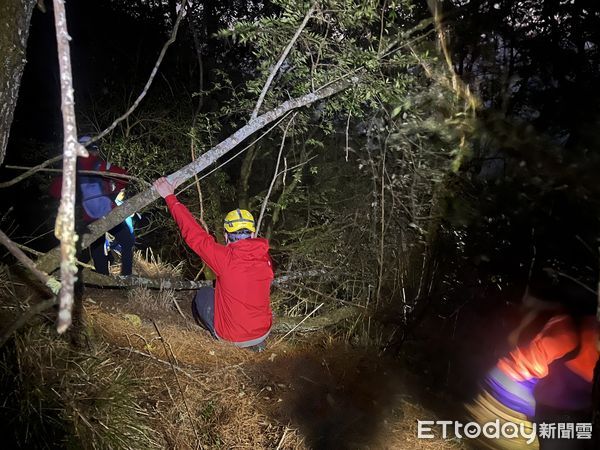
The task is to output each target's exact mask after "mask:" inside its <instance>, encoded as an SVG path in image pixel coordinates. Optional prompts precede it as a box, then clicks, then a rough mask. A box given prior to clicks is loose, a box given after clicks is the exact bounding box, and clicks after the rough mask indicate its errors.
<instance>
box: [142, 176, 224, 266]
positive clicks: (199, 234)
mask: <svg viewBox="0 0 600 450" xmlns="http://www.w3.org/2000/svg"><path fill="white" fill-rule="evenodd" d="M154 188H155V189H156V192H158V194H159V195H160V196H161V197H162V198H164V199H165V201H166V202H167V206H168V207H169V211H170V212H171V215H172V216H173V219H175V222H176V223H177V226H178V227H179V229H180V230H181V235H182V236H183V239H184V240H185V242H186V243H187V245H188V246H189V247H190V248H191V249H192V250H193V251H194V252H196V254H197V255H198V256H200V257H201V258H202V260H203V261H204V262H205V263H206V264H208V266H209V267H210V268H211V269H212V270H213V271H214V272H215V273H216V274H217V275H219V274H220V273H221V271H222V269H223V268H224V267H225V265H226V264H227V250H226V247H225V246H224V245H220V244H218V243H217V242H216V241H215V239H214V238H213V237H212V236H211V235H210V234H208V233H207V232H206V230H204V228H202V226H201V225H200V224H199V223H198V222H196V219H195V218H194V216H193V215H192V213H191V212H190V211H189V210H188V209H187V208H186V207H185V206H184V205H183V204H181V203H180V202H179V201H178V200H177V197H175V186H173V185H172V184H171V183H169V181H168V180H167V179H166V178H164V177H163V178H159V179H158V180H156V181H155V182H154Z"/></svg>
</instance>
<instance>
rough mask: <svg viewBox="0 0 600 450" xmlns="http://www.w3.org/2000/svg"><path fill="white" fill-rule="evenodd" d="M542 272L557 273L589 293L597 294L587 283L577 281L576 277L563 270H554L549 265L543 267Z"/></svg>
mask: <svg viewBox="0 0 600 450" xmlns="http://www.w3.org/2000/svg"><path fill="white" fill-rule="evenodd" d="M543 270H544V272H547V273H549V274H554V275H558V276H560V277H563V278H566V279H567V280H571V281H572V282H573V283H575V284H578V285H579V286H581V287H582V288H583V289H585V290H586V291H588V292H589V293H591V294H594V295H597V294H598V292H596V291H595V290H594V289H592V288H591V287H589V286H588V285H587V284H585V283H583V282H581V281H579V280H578V279H577V278H574V277H572V276H571V275H569V274H566V273H564V272H560V271H559V270H554V269H552V268H551V267H545V268H544V269H543Z"/></svg>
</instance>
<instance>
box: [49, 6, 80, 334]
mask: <svg viewBox="0 0 600 450" xmlns="http://www.w3.org/2000/svg"><path fill="white" fill-rule="evenodd" d="M54 24H55V27H56V46H57V49H58V64H59V69H60V91H61V110H62V119H63V179H62V195H61V199H60V206H59V208H58V215H57V217H56V226H55V228H54V234H55V235H56V237H57V238H58V239H59V240H60V252H61V263H60V279H61V289H60V293H59V312H58V320H57V324H56V330H57V331H58V332H59V333H64V332H65V331H66V330H67V328H69V326H70V325H71V322H72V316H71V309H72V307H73V293H74V286H75V280H76V279H77V276H76V275H77V266H76V264H75V262H76V260H77V258H76V256H75V253H76V251H77V250H76V242H77V238H78V236H77V234H76V233H75V183H76V181H75V180H76V175H77V157H78V156H88V153H87V151H86V149H85V148H84V147H83V146H82V145H81V144H79V143H78V142H77V123H76V120H75V99H74V95H73V74H72V71H71V53H70V50H69V40H70V39H71V37H70V36H69V32H68V30H67V14H66V11H65V4H64V0H54Z"/></svg>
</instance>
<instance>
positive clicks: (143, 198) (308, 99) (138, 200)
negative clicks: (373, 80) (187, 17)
mask: <svg viewBox="0 0 600 450" xmlns="http://www.w3.org/2000/svg"><path fill="white" fill-rule="evenodd" d="M357 82H358V77H354V78H352V79H351V80H350V81H346V80H341V81H339V82H337V83H333V84H329V86H328V87H326V88H324V89H320V90H319V91H318V92H311V93H308V94H305V95H303V96H302V97H298V98H294V99H291V100H288V101H286V102H284V103H282V104H281V105H279V106H278V107H277V108H275V109H273V110H271V111H268V112H266V113H264V114H262V115H261V116H259V117H257V118H256V119H252V120H250V122H248V123H247V124H246V125H245V126H243V127H242V128H240V129H239V130H237V131H236V132H235V133H233V134H232V135H231V136H229V137H228V138H227V139H225V140H224V141H222V142H220V143H219V144H217V145H216V146H215V147H213V148H212V149H210V150H209V151H207V152H206V153H204V154H203V155H202V156H200V157H199V158H198V159H197V160H195V161H193V162H191V163H190V164H188V165H186V166H185V167H183V168H181V169H179V170H178V171H177V172H175V173H173V174H171V175H169V176H168V177H167V178H168V180H169V181H170V182H171V183H172V184H174V185H176V186H179V185H180V184H181V183H183V182H184V181H186V180H188V179H190V178H192V177H193V176H194V175H195V174H196V173H199V172H200V171H202V170H204V169H205V168H207V167H208V166H210V165H211V164H212V163H213V162H215V161H216V160H217V159H219V158H220V157H221V156H223V155H225V154H226V153H228V152H229V151H231V150H232V149H234V148H235V147H236V146H237V145H238V144H239V143H240V142H242V141H244V140H245V139H246V138H248V137H249V136H251V135H252V134H254V133H255V132H256V131H258V130H260V129H262V128H264V127H265V126H267V125H268V124H270V123H271V122H274V121H276V120H277V119H279V118H280V117H282V116H283V115H285V114H286V113H288V112H289V111H291V110H294V109H298V108H302V107H304V106H308V105H311V104H313V103H315V102H318V101H320V100H323V99H325V98H327V97H330V96H332V95H335V94H337V93H338V92H341V91H343V90H345V89H347V88H348V87H350V86H351V85H352V84H353V83H357ZM158 198H159V195H158V193H157V192H156V191H155V190H154V188H150V189H147V190H145V191H143V192H140V193H139V194H137V195H135V196H133V197H131V198H130V199H129V200H127V201H125V202H124V203H123V204H122V205H120V206H117V207H116V208H114V209H113V210H112V211H111V212H110V213H109V214H108V215H106V217H103V218H102V219H100V220H97V221H95V222H93V223H92V224H90V226H89V229H90V232H89V233H87V234H84V235H83V236H82V239H81V248H82V249H85V248H87V247H88V246H89V245H90V244H91V243H92V242H94V241H95V240H96V239H98V238H99V237H100V236H102V234H104V233H105V232H106V231H108V230H110V229H111V228H113V227H115V226H116V225H118V224H119V223H121V222H122V221H123V220H125V219H126V218H127V217H129V216H131V215H132V214H134V213H135V212H137V211H139V210H140V209H142V208H144V207H145V206H147V205H149V204H150V203H152V202H153V201H154V200H156V199H158ZM59 261H60V259H59V250H58V249H56V248H55V249H53V250H51V251H50V252H48V253H46V255H45V256H44V257H42V258H40V260H39V261H38V267H39V268H40V269H41V270H43V271H45V272H53V271H54V270H56V268H57V267H58V262H59Z"/></svg>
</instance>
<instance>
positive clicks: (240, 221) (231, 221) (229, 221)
mask: <svg viewBox="0 0 600 450" xmlns="http://www.w3.org/2000/svg"><path fill="white" fill-rule="evenodd" d="M223 226H224V227H225V231H227V232H228V233H234V232H236V231H238V230H242V229H247V230H250V231H252V232H253V233H254V232H255V231H256V228H255V226H254V217H252V214H250V211H246V210H245V209H234V210H233V211H230V212H228V213H227V215H226V216H225V221H224V223H223Z"/></svg>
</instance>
